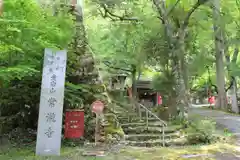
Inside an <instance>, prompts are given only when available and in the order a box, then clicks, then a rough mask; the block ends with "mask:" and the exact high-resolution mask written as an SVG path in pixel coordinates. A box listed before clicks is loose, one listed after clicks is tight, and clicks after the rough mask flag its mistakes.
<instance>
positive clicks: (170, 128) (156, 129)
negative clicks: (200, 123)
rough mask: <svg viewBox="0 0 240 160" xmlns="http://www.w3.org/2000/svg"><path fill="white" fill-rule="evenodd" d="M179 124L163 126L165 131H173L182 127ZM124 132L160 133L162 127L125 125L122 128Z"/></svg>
mask: <svg viewBox="0 0 240 160" xmlns="http://www.w3.org/2000/svg"><path fill="white" fill-rule="evenodd" d="M182 128H183V126H181V125H174V126H167V127H165V129H164V131H165V133H173V132H175V131H178V130H180V129H182ZM123 130H124V132H125V133H126V134H130V133H135V134H140V133H141V134H143V133H162V127H145V126H137V127H127V128H123Z"/></svg>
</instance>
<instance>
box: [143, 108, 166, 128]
mask: <svg viewBox="0 0 240 160" xmlns="http://www.w3.org/2000/svg"><path fill="white" fill-rule="evenodd" d="M138 104H139V106H141V107H142V108H144V109H145V111H147V112H148V113H150V114H151V115H152V116H153V117H154V118H156V119H157V120H159V121H160V122H161V123H162V124H163V125H164V126H165V127H166V126H167V123H166V122H165V121H163V120H161V119H160V118H159V117H158V116H157V115H156V114H154V113H153V112H152V111H150V110H149V109H148V108H147V107H145V106H144V105H143V104H141V103H138Z"/></svg>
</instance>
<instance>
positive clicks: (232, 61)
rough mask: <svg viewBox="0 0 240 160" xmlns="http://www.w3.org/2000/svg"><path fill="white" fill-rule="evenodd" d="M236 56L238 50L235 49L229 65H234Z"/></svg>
mask: <svg viewBox="0 0 240 160" xmlns="http://www.w3.org/2000/svg"><path fill="white" fill-rule="evenodd" d="M238 54H239V49H238V48H237V47H236V48H235V49H234V53H233V56H232V60H231V63H236V62H237V57H238Z"/></svg>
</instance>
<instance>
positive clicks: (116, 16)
mask: <svg viewBox="0 0 240 160" xmlns="http://www.w3.org/2000/svg"><path fill="white" fill-rule="evenodd" d="M101 7H102V8H103V9H104V16H103V18H106V17H108V18H110V19H112V20H114V21H116V20H120V21H135V22H138V21H140V20H139V19H138V18H137V17H127V16H125V15H123V16H119V15H116V14H114V13H112V12H111V11H110V10H109V9H108V8H107V6H106V4H101ZM113 17H114V18H116V19H113Z"/></svg>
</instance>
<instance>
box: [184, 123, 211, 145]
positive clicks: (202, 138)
mask: <svg viewBox="0 0 240 160" xmlns="http://www.w3.org/2000/svg"><path fill="white" fill-rule="evenodd" d="M215 131H216V123H215V122H213V121H212V120H209V119H204V120H197V121H192V122H191V123H190V125H189V128H188V129H187V135H188V136H187V140H188V142H189V143H190V144H198V143H211V142H212V141H213V140H214V133H215Z"/></svg>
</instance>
